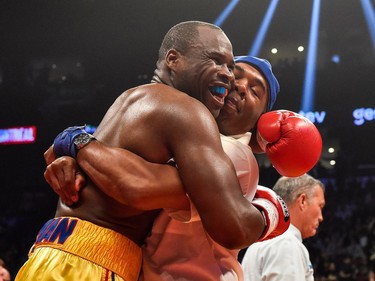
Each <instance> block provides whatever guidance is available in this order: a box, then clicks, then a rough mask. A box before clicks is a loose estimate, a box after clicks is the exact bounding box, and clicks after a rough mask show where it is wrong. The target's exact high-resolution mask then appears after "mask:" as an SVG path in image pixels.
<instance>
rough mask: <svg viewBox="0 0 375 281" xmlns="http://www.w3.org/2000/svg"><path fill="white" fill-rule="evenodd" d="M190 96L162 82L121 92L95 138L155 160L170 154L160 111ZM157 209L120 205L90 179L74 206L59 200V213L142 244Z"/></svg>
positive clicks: (160, 160)
mask: <svg viewBox="0 0 375 281" xmlns="http://www.w3.org/2000/svg"><path fill="white" fill-rule="evenodd" d="M189 100H192V98H191V97H189V96H187V95H185V94H182V93H181V92H178V91H177V90H176V89H174V88H171V87H169V86H166V85H163V84H149V85H144V86H140V87H137V88H133V89H130V90H128V91H126V92H124V93H123V94H122V95H121V96H120V97H119V98H118V99H117V100H116V101H115V102H114V104H113V105H112V106H111V107H110V108H109V110H108V111H107V113H106V115H105V116H104V118H103V120H102V122H101V123H100V125H99V127H98V129H97V130H96V132H95V137H96V138H97V139H98V140H99V141H101V142H103V143H105V144H107V145H110V146H114V147H120V148H125V149H128V150H130V151H132V152H134V153H136V154H138V155H139V156H141V157H143V158H144V159H146V160H148V161H150V162H154V163H166V162H167V161H168V160H169V159H170V158H172V157H173V155H172V152H171V151H170V148H169V147H167V146H166V142H165V137H166V135H167V134H165V132H166V130H170V129H168V125H169V123H168V120H164V118H163V117H165V115H164V114H163V112H164V111H165V110H169V108H170V105H171V104H176V103H180V102H181V101H188V102H189ZM157 214H158V211H147V212H145V211H141V210H137V209H134V208H131V207H129V206H125V205H123V204H120V203H119V202H117V201H116V200H114V199H113V198H111V197H109V196H108V195H106V194H105V193H103V192H102V191H100V190H99V189H98V188H97V187H96V186H95V185H94V184H93V183H92V182H89V184H88V185H87V186H86V187H85V188H84V189H83V190H82V191H81V194H80V201H79V203H78V205H77V206H75V207H73V208H69V207H66V206H65V205H63V204H61V203H59V206H58V209H57V215H58V216H73V217H79V218H81V219H85V220H88V221H91V222H93V223H95V224H97V225H100V226H103V227H107V228H111V229H113V230H115V231H117V232H120V233H122V234H124V235H126V236H127V237H129V238H131V239H132V240H133V241H135V242H136V243H138V244H142V242H143V240H144V238H145V237H146V235H147V234H148V232H149V231H150V229H151V226H152V223H153V220H154V218H155V216H156V215H157Z"/></svg>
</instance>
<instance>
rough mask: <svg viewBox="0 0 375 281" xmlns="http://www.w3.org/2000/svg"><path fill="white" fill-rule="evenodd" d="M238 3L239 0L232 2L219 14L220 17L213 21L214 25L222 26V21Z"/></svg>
mask: <svg viewBox="0 0 375 281" xmlns="http://www.w3.org/2000/svg"><path fill="white" fill-rule="evenodd" d="M238 2H240V0H232V1H231V2H230V3H229V4H228V6H227V7H226V8H225V9H224V11H223V12H222V13H221V14H220V16H219V17H218V18H217V19H216V20H215V21H214V24H215V25H217V26H222V24H223V23H224V21H225V20H226V19H227V17H228V16H229V15H230V13H231V12H232V11H233V9H234V7H236V5H237V4H238Z"/></svg>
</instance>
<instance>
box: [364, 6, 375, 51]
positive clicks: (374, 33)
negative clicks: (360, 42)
mask: <svg viewBox="0 0 375 281" xmlns="http://www.w3.org/2000/svg"><path fill="white" fill-rule="evenodd" d="M361 4H362V9H363V13H364V14H365V18H366V22H367V27H368V30H369V33H370V36H371V40H372V47H373V49H374V51H375V12H374V7H373V6H372V4H371V1H370V0H361Z"/></svg>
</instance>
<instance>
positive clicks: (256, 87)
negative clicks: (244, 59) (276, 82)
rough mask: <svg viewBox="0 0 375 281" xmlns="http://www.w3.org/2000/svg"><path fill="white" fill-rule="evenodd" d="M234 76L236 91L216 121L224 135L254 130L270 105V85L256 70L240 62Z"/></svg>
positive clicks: (227, 100) (231, 93)
mask: <svg viewBox="0 0 375 281" xmlns="http://www.w3.org/2000/svg"><path fill="white" fill-rule="evenodd" d="M234 74H235V78H236V80H235V83H234V85H235V87H234V90H233V91H231V92H230V93H229V95H228V96H227V97H226V99H225V105H224V107H223V109H222V110H221V112H220V114H219V116H218V118H217V119H216V121H217V123H218V126H219V129H220V132H221V133H222V134H224V135H236V134H243V133H246V132H248V131H250V130H252V129H253V128H254V127H255V124H256V122H257V121H258V119H259V117H260V115H261V114H262V113H263V112H265V111H266V108H267V104H268V92H269V87H268V83H267V81H266V79H265V78H264V77H263V75H262V74H261V73H260V72H259V71H258V70H257V69H256V68H254V67H252V66H251V65H249V64H247V63H241V62H240V63H237V64H236V67H235V69H234Z"/></svg>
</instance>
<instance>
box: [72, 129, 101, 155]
mask: <svg viewBox="0 0 375 281" xmlns="http://www.w3.org/2000/svg"><path fill="white" fill-rule="evenodd" d="M92 140H96V138H95V137H94V136H93V135H91V134H88V133H82V134H79V135H77V136H76V137H75V138H74V140H73V143H74V146H75V148H76V150H77V152H78V150H80V149H81V148H83V147H85V146H86V145H88V144H89V143H90V142H91V141H92Z"/></svg>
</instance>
